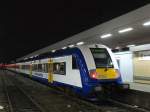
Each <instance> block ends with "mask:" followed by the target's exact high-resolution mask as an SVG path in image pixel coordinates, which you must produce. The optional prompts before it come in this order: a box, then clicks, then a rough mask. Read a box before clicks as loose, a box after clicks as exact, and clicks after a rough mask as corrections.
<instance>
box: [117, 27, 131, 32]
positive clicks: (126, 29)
mask: <svg viewBox="0 0 150 112" xmlns="http://www.w3.org/2000/svg"><path fill="white" fill-rule="evenodd" d="M132 30H133V28H132V27H129V28H125V29H122V30H119V31H118V33H125V32H129V31H132Z"/></svg>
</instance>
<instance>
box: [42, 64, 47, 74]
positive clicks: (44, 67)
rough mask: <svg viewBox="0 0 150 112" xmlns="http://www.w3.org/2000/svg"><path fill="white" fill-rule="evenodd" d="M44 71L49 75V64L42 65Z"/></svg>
mask: <svg viewBox="0 0 150 112" xmlns="http://www.w3.org/2000/svg"><path fill="white" fill-rule="evenodd" d="M42 71H43V72H45V73H48V64H47V63H44V64H42Z"/></svg>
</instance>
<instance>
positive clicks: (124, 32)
mask: <svg viewBox="0 0 150 112" xmlns="http://www.w3.org/2000/svg"><path fill="white" fill-rule="evenodd" d="M79 42H84V43H85V44H91V43H100V44H104V45H107V46H108V47H110V48H112V49H115V48H116V47H126V46H130V45H141V44H147V43H150V4H148V5H146V6H144V7H141V8H139V9H136V10H134V11H132V12H129V13H127V14H125V15H122V16H120V17H117V18H115V19H112V20H110V21H108V22H105V23H103V24H100V25H97V26H95V27H93V28H91V29H89V30H86V31H84V32H81V33H79V34H76V35H74V36H71V37H69V38H67V39H65V40H62V41H60V42H58V43H55V44H53V45H50V46H48V47H45V48H43V49H40V50H38V51H35V52H33V53H31V54H28V55H26V56H24V57H21V58H19V59H17V61H19V60H23V59H24V58H29V57H32V56H37V55H39V54H42V53H46V52H51V51H53V50H58V49H61V48H63V47H68V46H69V45H76V44H77V43H79Z"/></svg>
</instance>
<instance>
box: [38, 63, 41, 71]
mask: <svg viewBox="0 0 150 112" xmlns="http://www.w3.org/2000/svg"><path fill="white" fill-rule="evenodd" d="M38 72H42V64H38Z"/></svg>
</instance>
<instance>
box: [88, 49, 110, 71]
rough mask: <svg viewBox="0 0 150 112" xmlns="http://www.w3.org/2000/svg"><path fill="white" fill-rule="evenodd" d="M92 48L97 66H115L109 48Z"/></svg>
mask: <svg viewBox="0 0 150 112" xmlns="http://www.w3.org/2000/svg"><path fill="white" fill-rule="evenodd" d="M90 50H91V52H92V54H93V57H94V61H95V64H96V68H105V67H108V68H113V64H112V60H111V57H110V55H109V53H108V51H107V49H105V48H91V49H90Z"/></svg>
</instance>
